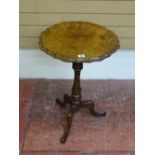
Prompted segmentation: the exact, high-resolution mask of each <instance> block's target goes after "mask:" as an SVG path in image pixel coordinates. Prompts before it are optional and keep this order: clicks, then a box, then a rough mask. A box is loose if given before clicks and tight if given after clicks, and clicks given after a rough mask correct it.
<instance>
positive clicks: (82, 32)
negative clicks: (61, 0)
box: [39, 21, 119, 62]
mask: <svg viewBox="0 0 155 155" xmlns="http://www.w3.org/2000/svg"><path fill="white" fill-rule="evenodd" d="M39 46H40V49H41V50H43V51H44V52H46V53H47V54H49V55H51V56H53V57H55V58H58V59H61V60H64V61H67V62H91V61H97V60H102V59H104V58H107V57H109V56H110V55H111V54H112V53H114V52H115V51H116V50H117V49H118V48H119V40H118V38H117V36H116V35H115V33H114V32H112V31H111V30H109V29H107V28H105V27H103V26H101V25H97V24H94V23H90V22H82V21H70V22H61V23H58V24H55V25H52V26H50V27H49V28H47V29H46V30H45V31H43V32H42V33H41V35H40V41H39Z"/></svg>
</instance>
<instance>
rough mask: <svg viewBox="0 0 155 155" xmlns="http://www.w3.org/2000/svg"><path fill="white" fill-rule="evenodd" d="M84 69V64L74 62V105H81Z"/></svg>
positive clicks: (72, 96) (72, 97)
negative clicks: (81, 75) (81, 74)
mask: <svg viewBox="0 0 155 155" xmlns="http://www.w3.org/2000/svg"><path fill="white" fill-rule="evenodd" d="M82 68H83V63H76V62H73V69H74V83H73V87H72V93H71V99H72V101H73V103H74V104H80V101H81V86H80V72H81V69H82Z"/></svg>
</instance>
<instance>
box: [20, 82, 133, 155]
mask: <svg viewBox="0 0 155 155" xmlns="http://www.w3.org/2000/svg"><path fill="white" fill-rule="evenodd" d="M71 86H72V81H70V80H20V154H21V155H134V108H135V107H134V81H133V80H90V81H82V83H81V86H82V96H83V99H92V100H94V101H95V103H96V104H95V109H96V111H107V116H106V117H100V118H99V117H97V118H96V117H93V116H92V115H90V113H89V111H87V109H82V110H80V111H79V112H78V113H76V114H75V115H74V118H73V123H72V127H71V132H70V135H69V137H68V139H67V142H66V143H65V144H60V142H59V139H60V137H61V135H62V133H63V127H64V125H65V122H66V121H65V117H64V116H65V112H66V109H63V108H61V107H59V106H58V105H56V104H55V98H56V97H59V98H62V96H63V94H64V93H66V92H70V89H71Z"/></svg>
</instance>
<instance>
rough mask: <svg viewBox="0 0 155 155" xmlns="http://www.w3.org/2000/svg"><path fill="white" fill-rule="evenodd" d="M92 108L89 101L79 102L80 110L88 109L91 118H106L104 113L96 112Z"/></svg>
mask: <svg viewBox="0 0 155 155" xmlns="http://www.w3.org/2000/svg"><path fill="white" fill-rule="evenodd" d="M94 107H95V104H94V102H93V101H91V100H85V101H81V108H88V109H89V110H90V113H91V114H92V115H93V116H102V117H104V116H106V112H96V111H95V110H94Z"/></svg>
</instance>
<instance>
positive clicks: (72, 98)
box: [56, 62, 106, 143]
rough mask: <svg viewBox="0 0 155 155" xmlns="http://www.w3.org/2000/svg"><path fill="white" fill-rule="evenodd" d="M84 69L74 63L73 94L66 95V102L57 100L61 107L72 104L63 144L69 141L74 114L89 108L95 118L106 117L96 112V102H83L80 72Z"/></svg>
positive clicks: (80, 64) (81, 65)
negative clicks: (81, 109)
mask: <svg viewBox="0 0 155 155" xmlns="http://www.w3.org/2000/svg"><path fill="white" fill-rule="evenodd" d="M82 68H83V63H76V62H73V69H74V82H73V87H72V93H71V95H68V94H65V95H64V100H63V101H60V100H59V99H56V102H57V103H58V104H59V105H60V106H63V107H64V106H65V105H66V104H70V110H69V111H68V112H67V114H66V116H67V126H66V127H65V129H64V134H63V136H62V137H61V140H60V141H61V143H65V142H66V140H67V137H68V135H69V132H70V128H71V124H72V119H73V116H74V113H75V112H77V111H78V110H80V108H88V109H89V111H90V113H91V114H92V115H93V116H106V112H96V111H95V110H94V106H95V104H94V102H93V101H91V100H84V101H82V100H81V86H80V71H81V69H82Z"/></svg>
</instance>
